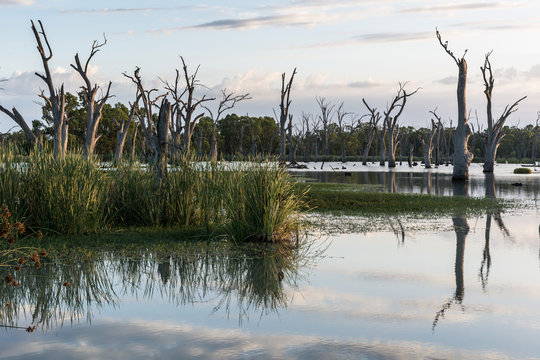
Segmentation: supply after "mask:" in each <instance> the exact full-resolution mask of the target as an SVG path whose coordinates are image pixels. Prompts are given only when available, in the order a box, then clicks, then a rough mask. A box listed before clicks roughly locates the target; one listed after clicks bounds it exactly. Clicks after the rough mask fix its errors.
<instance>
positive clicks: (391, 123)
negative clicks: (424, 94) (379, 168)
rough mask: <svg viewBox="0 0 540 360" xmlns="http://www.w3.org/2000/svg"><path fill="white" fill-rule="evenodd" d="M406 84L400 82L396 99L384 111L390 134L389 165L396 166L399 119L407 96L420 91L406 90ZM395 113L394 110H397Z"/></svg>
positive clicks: (385, 122)
mask: <svg viewBox="0 0 540 360" xmlns="http://www.w3.org/2000/svg"><path fill="white" fill-rule="evenodd" d="M405 85H406V84H401V83H400V84H399V90H398V92H397V94H396V96H394V99H393V100H392V102H391V103H390V105H389V106H388V108H387V109H386V111H385V112H384V124H385V125H386V130H387V134H388V167H396V148H397V146H398V135H399V126H398V125H397V122H398V119H399V117H400V116H401V114H402V113H403V109H405V104H406V102H407V98H408V97H409V96H412V95H414V94H416V93H417V92H418V90H419V89H416V90H415V91H413V92H411V93H407V92H406V91H405ZM396 111H397V113H395V114H394V112H396Z"/></svg>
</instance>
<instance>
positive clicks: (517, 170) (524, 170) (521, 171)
mask: <svg viewBox="0 0 540 360" xmlns="http://www.w3.org/2000/svg"><path fill="white" fill-rule="evenodd" d="M531 173H532V171H531V169H529V168H527V167H520V168H515V169H514V174H531Z"/></svg>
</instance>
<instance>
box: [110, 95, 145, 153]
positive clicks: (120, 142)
mask: <svg viewBox="0 0 540 360" xmlns="http://www.w3.org/2000/svg"><path fill="white" fill-rule="evenodd" d="M140 99H141V95H140V94H137V98H136V99H135V102H134V103H133V104H131V103H130V104H129V107H130V110H129V115H128V117H127V118H123V119H122V122H119V121H118V119H116V118H114V117H113V121H114V123H115V124H116V126H117V127H118V130H116V148H115V151H114V162H115V163H119V162H120V161H122V154H123V152H124V144H125V143H126V138H127V136H128V133H129V128H130V126H131V124H133V123H134V119H135V116H136V114H138V108H139V100H140ZM136 131H137V126H135V132H134V135H135V136H136ZM132 146H133V147H134V146H135V141H133V145H132ZM132 150H133V149H132Z"/></svg>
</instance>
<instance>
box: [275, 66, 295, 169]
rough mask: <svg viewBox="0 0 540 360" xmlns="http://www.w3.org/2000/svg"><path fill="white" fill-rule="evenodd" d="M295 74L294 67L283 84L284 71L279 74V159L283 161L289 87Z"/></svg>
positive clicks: (289, 103)
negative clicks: (287, 80)
mask: <svg viewBox="0 0 540 360" xmlns="http://www.w3.org/2000/svg"><path fill="white" fill-rule="evenodd" d="M295 74H296V68H294V70H293V73H292V75H291V77H290V79H289V82H288V83H287V84H286V85H285V73H283V74H281V102H280V104H279V161H280V162H285V125H286V124H287V118H288V116H289V106H290V105H291V100H290V97H291V88H292V83H293V80H294V75H295Z"/></svg>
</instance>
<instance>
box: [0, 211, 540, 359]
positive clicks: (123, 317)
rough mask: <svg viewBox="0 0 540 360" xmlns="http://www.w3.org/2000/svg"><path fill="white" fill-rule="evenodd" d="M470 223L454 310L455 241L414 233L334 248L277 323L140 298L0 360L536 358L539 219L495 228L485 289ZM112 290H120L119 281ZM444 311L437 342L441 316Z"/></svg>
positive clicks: (30, 340)
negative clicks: (460, 298)
mask: <svg viewBox="0 0 540 360" xmlns="http://www.w3.org/2000/svg"><path fill="white" fill-rule="evenodd" d="M467 220H468V224H469V227H470V231H469V233H468V235H467V237H466V241H465V254H464V259H463V264H464V267H463V280H464V296H463V301H462V303H461V304H459V303H458V302H457V301H455V300H453V297H454V293H455V291H456V274H455V267H454V265H455V260H456V234H455V232H454V231H447V230H436V231H430V230H420V231H418V232H416V233H408V232H407V233H406V236H405V241H404V242H403V243H402V242H401V239H400V238H399V237H396V235H395V234H393V233H392V232H370V233H365V234H347V235H339V236H334V237H333V238H331V240H332V242H331V245H330V247H329V248H328V250H327V252H326V253H325V255H324V256H323V257H322V258H320V259H319V260H317V264H316V266H315V267H314V268H310V269H307V270H305V271H304V276H305V277H306V279H305V280H300V281H299V284H298V288H294V287H290V286H289V287H287V288H286V291H287V294H288V299H289V300H288V301H289V302H288V306H287V307H286V308H280V309H279V310H278V312H277V313H274V312H271V311H264V310H263V311H262V310H261V309H252V310H250V311H248V312H247V316H243V319H242V322H241V324H240V323H239V318H238V315H239V314H238V308H237V307H235V306H236V303H235V301H233V302H232V303H231V307H230V313H229V314H228V313H227V311H225V308H224V307H221V308H220V309H217V310H215V307H216V306H217V305H218V304H219V302H220V296H219V294H216V292H214V291H210V292H209V293H208V294H207V295H206V296H203V297H202V299H201V301H197V302H195V303H193V304H187V305H178V306H177V305H175V304H174V302H173V303H171V302H170V301H169V300H168V297H167V296H164V297H162V296H161V295H160V292H159V291H154V295H153V296H152V297H149V298H147V297H145V296H144V295H143V294H142V290H141V291H139V292H138V293H136V294H134V295H133V296H132V295H123V296H121V298H120V302H119V304H118V306H117V307H116V308H114V307H108V306H104V307H103V308H101V309H100V310H94V312H93V316H92V325H89V324H87V323H86V322H85V321H84V320H82V321H81V322H80V324H75V325H73V326H71V325H70V324H69V322H68V323H65V324H64V325H63V326H62V327H55V328H53V329H51V330H49V331H46V332H45V333H43V332H41V331H37V332H36V333H32V334H27V333H26V332H24V331H23V330H16V331H15V330H7V331H5V332H3V333H2V334H1V335H0V344H1V345H2V346H1V347H0V357H4V358H17V357H19V356H20V357H21V358H25V357H31V356H36V357H39V358H54V359H59V358H83V359H84V358H88V359H90V358H109V357H117V358H150V357H162V358H186V357H200V358H209V359H214V358H215V359H218V358H223V357H249V358H251V357H262V358H306V359H307V358H358V357H360V356H365V357H367V358H383V359H387V358H388V359H408V358H425V357H428V358H429V357H436V358H464V359H470V358H493V359H498V358H503V357H505V356H506V355H507V356H510V357H534V356H538V354H540V343H539V342H538V331H539V330H540V308H539V307H538V304H539V303H540V264H539V238H538V225H539V221H538V217H537V216H536V214H535V213H533V212H525V213H523V214H519V215H518V214H513V215H507V216H504V217H503V221H504V224H505V225H506V227H507V228H508V229H509V232H510V236H505V235H504V234H503V232H502V231H501V230H500V229H499V227H498V226H497V224H496V223H495V222H494V221H492V224H491V232H490V239H489V250H490V255H491V261H492V264H491V268H490V272H489V277H488V280H487V285H486V286H485V289H484V288H483V287H482V281H481V279H480V276H479V271H480V267H481V263H482V259H483V251H484V245H485V227H486V216H480V217H478V218H469V219H467ZM448 221H450V222H451V220H450V219H448ZM149 276H153V275H152V274H149ZM156 279H158V280H157V281H159V283H160V284H161V280H159V277H156ZM113 280H114V282H115V283H116V286H118V287H119V288H120V284H121V281H120V279H119V278H115V279H113ZM447 303H449V304H450V305H449V307H448V309H446V310H445V312H444V317H441V318H440V319H439V321H438V323H437V325H436V327H435V329H434V330H432V323H433V321H434V318H435V315H436V313H437V312H438V311H440V310H441V308H442V307H443V306H444V305H445V304H447ZM214 310H215V311H214ZM20 322H21V323H22V324H21V325H24V324H25V323H24V321H20Z"/></svg>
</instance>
